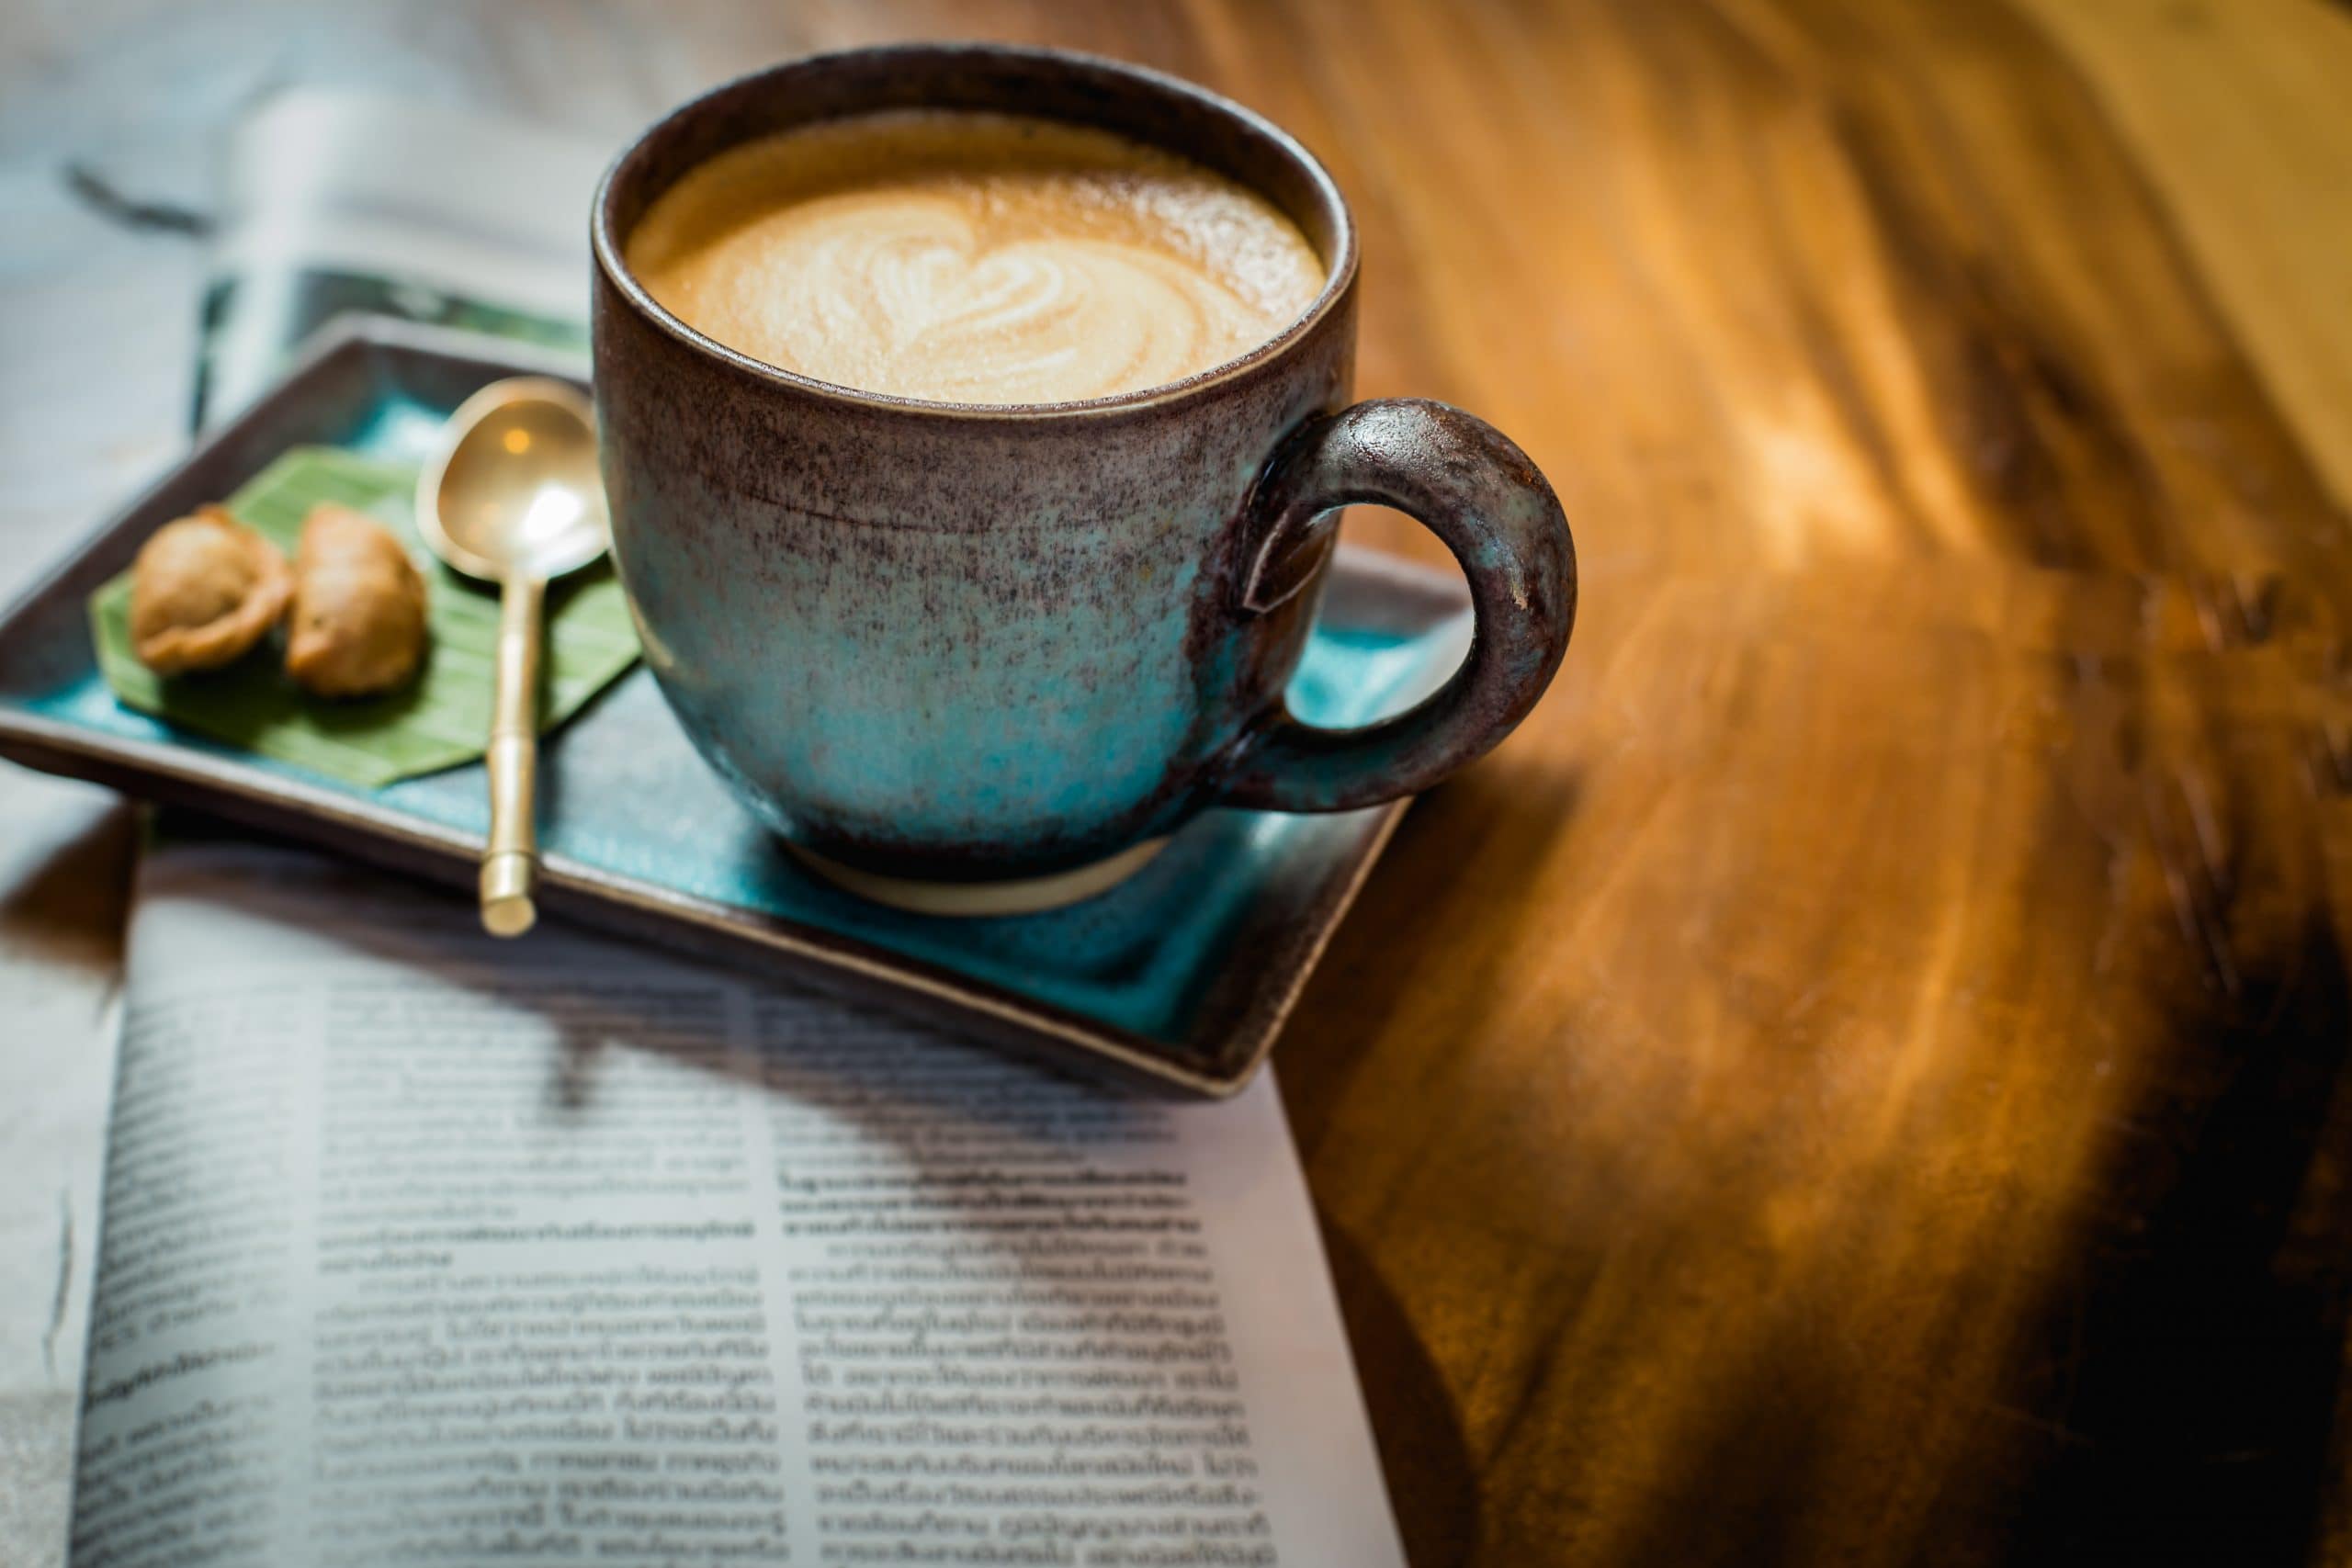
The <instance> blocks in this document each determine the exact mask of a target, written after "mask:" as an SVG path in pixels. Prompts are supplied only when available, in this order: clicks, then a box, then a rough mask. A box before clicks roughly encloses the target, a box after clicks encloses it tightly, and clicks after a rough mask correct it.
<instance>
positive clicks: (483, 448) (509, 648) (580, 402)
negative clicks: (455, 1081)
mask: <svg viewBox="0 0 2352 1568" xmlns="http://www.w3.org/2000/svg"><path fill="white" fill-rule="evenodd" d="M416 524H417V531H418V532H419V533H421V534H423V535H424V541H425V543H426V544H427V545H429V546H430V547H432V549H433V552H434V554H435V555H437V556H439V557H440V558H442V559H443V560H445V561H447V563H448V564H449V565H450V566H451V567H452V568H454V569H455V570H458V571H460V572H463V573H464V574H465V575H467V576H468V577H472V578H478V579H481V581H487V582H495V583H497V584H498V585H499V618H498V666H497V671H498V686H497V695H496V701H495V704H494V705H493V707H492V719H491V728H490V745H489V747H488V749H487V750H486V751H485V753H484V756H483V761H484V762H485V764H486V765H487V767H488V770H489V773H490V836H489V840H488V842H487V843H486V844H485V845H484V847H483V851H482V862H481V920H482V925H483V926H484V927H485V928H486V929H488V930H489V931H490V932H491V933H492V935H494V936H520V935H522V934H523V933H524V932H525V931H529V930H530V929H531V927H532V925H533V924H534V923H535V922H536V921H537V919H538V910H537V903H536V902H535V901H534V898H533V893H532V889H533V886H534V884H535V883H536V882H537V875H538V829H537V823H536V822H535V821H534V819H533V806H532V801H533V796H534V795H535V794H536V793H537V773H538V732H539V727H538V686H539V642H540V621H541V619H542V618H543V615H544V612H545V607H546V603H547V584H548V579H549V578H551V577H560V576H561V575H563V574H564V573H565V572H567V571H576V570H579V569H580V568H582V567H583V566H586V565H587V564H588V563H589V562H590V561H593V560H594V559H595V558H597V557H599V556H601V555H603V554H604V553H605V547H606V545H607V543H608V539H609V535H610V530H611V518H610V513H609V511H608V509H607V508H606V506H605V487H604V483H603V480H602V479H601V478H600V477H599V475H598V473H597V468H596V417H595V410H594V407H593V406H592V405H591V404H590V403H589V401H588V400H587V399H586V398H585V397H583V396H582V395H581V393H580V392H579V390H578V389H575V388H573V387H571V386H570V385H568V384H566V383H564V382H561V381H556V380H550V379H548V378H545V377H538V376H518V377H515V378H510V379H507V380H503V381H493V382H492V383H491V384H490V385H489V386H487V387H484V388H483V389H481V390H480V391H478V392H476V393H475V394H474V395H473V396H472V397H470V398H468V399H467V400H465V401H464V402H463V403H460V404H459V405H458V410H457V412H454V413H452V414H451V415H450V416H449V422H448V423H447V425H445V426H444V427H443V429H442V433H441V439H440V441H439V442H438V443H437V444H436V445H435V449H434V452H433V456H432V458H431V460H429V461H428V462H427V463H426V464H425V466H424V473H423V474H422V475H420V476H419V477H418V479H417V484H416Z"/></svg>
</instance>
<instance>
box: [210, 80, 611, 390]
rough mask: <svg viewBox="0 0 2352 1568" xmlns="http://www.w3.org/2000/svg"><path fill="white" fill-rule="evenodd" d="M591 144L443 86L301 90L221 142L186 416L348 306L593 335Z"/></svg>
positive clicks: (273, 363) (267, 373) (513, 331)
mask: <svg viewBox="0 0 2352 1568" xmlns="http://www.w3.org/2000/svg"><path fill="white" fill-rule="evenodd" d="M606 155H607V150H606V149H605V148H603V147H602V146H600V145H597V144H594V143H587V142H582V141H578V140H575V139H572V138H570V137H566V136H563V135H560V134H559V133H556V132H553V131H549V130H545V129H542V128H540V127H537V126H531V125H526V124H522V123H519V122H516V121H512V120H504V119H499V118H493V117H490V116H484V115H481V114H476V113H472V112H469V111H467V110H464V109H458V108H453V107H445V106H442V105H437V104H424V103H416V102H411V101H406V100H401V99H398V98H389V97H382V96H372V95H364V94H356V93H348V92H332V91H318V90H309V89H305V90H298V91H292V92H288V93H285V94H282V95H280V96H276V97H273V98H270V99H269V100H267V101H266V102H265V103H263V104H262V105H260V106H259V107H256V108H255V109H254V111H253V113H252V114H250V115H249V116H248V117H247V118H245V119H243V121H242V122H240V123H239V125H238V126H237V128H236V130H234V131H233V132H232V134H231V136H230V138H229V141H228V144H227V147H226V149H225V152H224V163H223V169H222V181H221V200H220V209H219V213H218V218H217V221H216V224H215V227H214V229H213V238H212V244H213V256H212V275H211V278H210V281H209V284H208V286H207V288H206V290H205V296H204V307H203V308H204V318H203V332H202V335H201V344H200V348H199V360H198V367H197V378H196V398H195V407H194V412H193V419H194V423H196V424H197V425H198V427H201V426H203V425H206V424H209V423H212V422H214V421H216V420H218V419H220V417H222V416H223V415H226V414H231V413H234V412H236V411H237V410H238V409H240V408H243V406H244V405H245V403H246V402H247V401H249V400H251V399H252V398H254V396H255V395H256V394H258V393H259V392H260V391H261V390H262V389H264V388H266V387H267V386H268V385H269V383H270V382H271V381H272V380H273V379H275V378H276V377H277V373H278V371H279V370H280V369H281V368H283V367H284V366H285V364H286V362H287V361H288V359H289V358H290V357H291V356H292V355H293V351H294V350H295V348H296V347H297V345H299V344H300V343H301V342H302V341H303V340H304V339H305V338H307V337H309V336H310V335H311V333H313V332H315V331H316V330H318V328H319V327H321V326H322V325H324V324H325V323H326V322H327V321H331V320H333V319H334V318H335V317H337V316H342V315H348V314H352V313H355V312H360V313H367V314H373V315H382V316H396V317H399V318H401V319H402V320H405V321H426V322H431V323H434V324H436V325H441V326H451V327H463V328H467V329H469V330H471V331H474V332H481V333H495V334H497V335H499V336H502V337H511V338H517V339H521V340H523V341H525V342H527V343H532V344H540V345H542V346H547V347H553V348H557V349H560V350H566V351H571V352H576V353H578V354H579V355H581V356H582V361H583V363H584V361H585V358H586V354H587V347H588V324H587V313H588V276H589V274H588V268H589V260H588V203H589V198H590V197H591V196H592V195H593V194H594V190H595V186H596V180H597V178H598V176H599V175H601V174H602V173H603V172H604V165H605V160H606Z"/></svg>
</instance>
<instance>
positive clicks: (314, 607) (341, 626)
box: [286, 503, 424, 697]
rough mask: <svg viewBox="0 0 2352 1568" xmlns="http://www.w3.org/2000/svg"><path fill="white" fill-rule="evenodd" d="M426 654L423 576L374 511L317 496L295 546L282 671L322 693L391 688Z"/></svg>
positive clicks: (365, 692) (347, 693) (338, 694)
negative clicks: (358, 509) (290, 614)
mask: <svg viewBox="0 0 2352 1568" xmlns="http://www.w3.org/2000/svg"><path fill="white" fill-rule="evenodd" d="M423 659H424V578H422V577H420V576H418V575H417V570H416V563H415V562H413V561H412V560H410V559H409V558H408V552H407V551H406V550H404V549H402V548H401V542H400V541H399V540H398V539H396V538H394V537H392V536H391V534H390V531H389V530H387V529H386V528H385V527H384V525H382V524H380V523H379V522H377V521H376V520H375V519H374V518H372V517H369V516H367V515H366V514H364V513H357V512H354V511H352V510H351V508H349V507H347V506H335V505H333V504H326V503H322V504H321V505H318V506H314V507H312V508H311V514H310V515H309V516H308V517H306V518H304V519H303V520H302V538H301V542H300V544H299V545H298V546H297V547H295V551H294V616H293V620H292V623H291V624H290V626H289V627H288V633H287V639H286V673H287V674H288V675H290V676H292V677H293V678H294V679H295V680H296V681H298V682H300V683H301V684H302V685H304V686H306V687H308V688H309V689H310V690H311V691H313V692H315V693H317V694H319V695H320V696H322V697H362V696H369V695H372V694H376V693H378V692H389V691H390V690H391V689H392V688H393V687H395V686H398V685H401V683H403V682H406V681H407V680H408V679H409V678H410V677H411V676H413V675H414V674H415V673H416V667H417V665H418V663H419V662H420V661H421V660H423Z"/></svg>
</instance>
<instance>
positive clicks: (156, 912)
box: [72, 843, 1403, 1568]
mask: <svg viewBox="0 0 2352 1568" xmlns="http://www.w3.org/2000/svg"><path fill="white" fill-rule="evenodd" d="M124 1010H125V1018H124V1023H123V1032H122V1051H121V1061H120V1067H119V1083H118V1088H117V1091H116V1103H115V1108H114V1112H113V1122H112V1128H111V1136H110V1142H109V1146H108V1151H107V1173H106V1190H105V1205H104V1217H103V1225H102V1230H101V1234H100V1242H99V1254H98V1263H97V1282H96V1291H95V1292H94V1308H93V1319H92V1326H91V1336H90V1356H89V1365H88V1370H87V1375H86V1380H85V1394H84V1404H83V1416H82V1426H81V1436H80V1444H79V1450H80V1451H79V1458H78V1461H77V1469H76V1483H75V1497H74V1528H73V1549H72V1562H74V1564H75V1565H76V1568H96V1565H100V1564H149V1563H163V1562H214V1561H232V1562H288V1563H295V1562H300V1563H311V1564H319V1565H322V1568H331V1565H337V1564H363V1563H391V1562H468V1563H474V1562H492V1561H500V1562H506V1561H512V1562H550V1563H552V1562H567V1563H568V1562H626V1563H639V1564H645V1563H705V1562H782V1561H786V1560H787V1559H789V1560H790V1561H792V1562H808V1563H899V1562H934V1563H951V1564H1007V1563H1070V1562H1086V1563H1103V1564H1111V1563H1137V1564H1140V1563H1152V1564H1163V1565H1175V1564H1213V1563H1250V1564H1291V1565H1318V1568H1319V1565H1329V1568H1378V1565H1380V1564H1396V1563H1401V1562H1402V1561H1403V1559H1402V1555H1401V1551H1400V1548H1399V1546H1398V1543H1397V1534H1396V1529H1395V1526H1394V1523H1393V1520H1392V1518H1391V1516H1390V1514H1389V1510H1388V1505H1387V1501H1386V1497H1385V1493H1384V1491H1383V1489H1382V1483H1381V1479H1380V1473H1379V1470H1378V1465H1377V1461H1376V1459H1375V1456H1374V1449H1373V1444H1372V1438H1371V1433H1370V1427H1369V1426H1368V1424H1367V1422H1366V1419H1365V1416H1364V1411H1363V1403H1362V1399H1361V1396H1360V1394H1359V1392H1358V1390H1357V1387H1356V1384H1355V1380H1354V1374H1353V1371H1352V1369H1351V1365H1350V1360H1349V1354H1348V1348H1347V1341H1346V1337H1345V1336H1344V1334H1343V1332H1342V1330H1341V1327H1340V1318H1339V1314H1338V1310H1337V1307H1336V1305H1335V1303H1334V1300H1333V1296H1332V1292H1331V1287H1330V1283H1329V1278H1328V1276H1327V1274H1326V1272H1325V1270H1324V1266H1323V1258H1322V1250H1321V1246H1320V1242H1319V1240H1318V1237H1317V1232H1316V1227H1315V1222H1314V1216H1313V1212H1312V1209H1311V1208H1310V1206H1309V1203H1308V1201H1307V1197H1306V1186H1305V1183H1304V1181H1303V1180H1302V1179H1301V1176H1300V1171H1299V1167H1298V1162H1297V1158H1296V1156H1295V1153H1294V1152H1293V1150H1292V1147H1291V1144H1290V1138H1289V1134H1288V1133H1287V1131H1286V1129H1285V1128H1284V1125H1283V1117H1282V1111H1281V1103H1280V1101H1279V1100H1278V1099H1277V1098H1276V1097H1275V1094H1274V1091H1273V1087H1272V1083H1271V1082H1270V1081H1269V1080H1267V1079H1265V1078H1262V1077H1261V1079H1260V1080H1259V1082H1258V1083H1257V1084H1256V1085H1255V1086H1254V1087H1252V1088H1251V1089H1250V1090H1248V1091H1247V1092H1246V1093H1245V1094H1243V1095H1242V1096H1241V1097H1240V1098H1239V1099H1238V1100H1234V1101H1231V1102H1228V1103H1224V1104H1192V1105H1178V1104H1173V1103H1169V1102H1162V1101H1147V1100H1133V1099H1128V1098H1124V1097H1121V1096H1117V1095H1114V1094H1111V1093H1109V1092H1107V1091H1103V1090H1099V1089H1091V1088H1088V1087H1084V1086H1081V1085H1079V1084H1076V1083H1073V1082H1069V1081H1065V1080H1062V1079H1059V1078H1057V1077H1052V1076H1049V1075H1047V1074H1046V1073H1044V1072H1041V1071H1038V1070H1035V1069H1033V1068H1030V1067H1027V1066H1022V1065H1019V1064H1017V1063H1013V1062H1012V1061H1009V1060H1006V1059H1003V1058H1001V1057H1000V1056H998V1055H995V1054H993V1053H991V1052H989V1051H987V1050H984V1049H981V1048H978V1047H976V1046H971V1045H967V1044H964V1043H957V1042H955V1041H951V1040H946V1039H943V1038H940V1037H937V1036H935V1035H931V1034H927V1033H924V1032H921V1031H918V1030H916V1029H914V1028H912V1027H910V1026H909V1025H906V1024H904V1023H900V1022H898V1021H894V1020H889V1019H886V1018H883V1017H880V1016H878V1015H872V1014H867V1013H865V1012H861V1011H857V1010H850V1009H846V1008H844V1007H842V1005H840V1004H838V1003H833V1002H830V1001H820V1000H817V999H813V998H809V997H807V996H804V995H800V994H798V993H795V992H791V991H786V990H781V989H775V988H766V987H760V986H757V985H754V984H752V983H748V982H746V981H743V980H741V979H738V978H736V977H734V976H731V975H726V974H721V973H718V972H714V971H707V970H704V969H700V968H697V967H695V966H693V965H691V964H686V963H684V962H682V961H678V960H673V959H669V958H666V957H655V956H650V955H646V954H642V953H635V952H632V951H629V950H627V949H624V948H621V947H618V946H616V945H615V944H611V943H608V942H603V941H601V940H597V939H592V938H590V937H587V936H585V935H581V934H576V933H571V932H567V931H553V930H551V931H545V932H542V933H538V934H535V935H534V936H533V938H532V939H531V940H530V941H529V942H524V943H520V944H515V943H501V942H494V941H492V939H490V938H487V937H484V936H482V935H481V933H480V932H479V931H478V930H477V929H476V927H475V923H474V921H473V919H472V918H471V910H470V909H469V908H468V907H467V906H466V905H465V904H464V902H463V901H461V900H459V899H457V898H455V897H450V896H447V895H444V894H441V893H438V892H433V891H426V890H424V889H421V888H410V887H406V886H400V885H396V884H390V883H388V882H387V881H386V880H385V879H383V878H381V877H379V876H376V875H372V874H367V873H363V872H361V871H358V870H356V869H352V868H346V867H343V866H340V865H337V864H335V863H332V862H329V861H326V860H323V859H321V858H317V857H313V856H311V855H308V854H304V853H301V852H295V851H290V850H278V849H263V848H257V847H252V846H245V845H236V844H201V843H181V844H177V845H173V846H168V847H166V848H164V849H163V850H161V851H160V852H157V853H155V854H153V855H152V856H150V857H149V859H148V860H147V862H146V863H145V865H144V867H143V868H142V871H141V884H140V888H139V895H138V903H137V914H136V916H135V919H134V920H133V924H132V928H131V934H130V958H129V979H128V984H127V988H126V996H125V1009H124Z"/></svg>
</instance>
